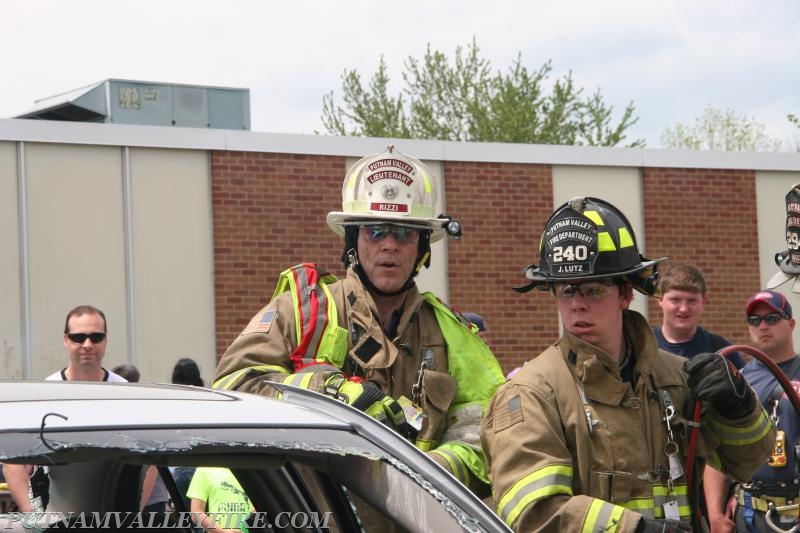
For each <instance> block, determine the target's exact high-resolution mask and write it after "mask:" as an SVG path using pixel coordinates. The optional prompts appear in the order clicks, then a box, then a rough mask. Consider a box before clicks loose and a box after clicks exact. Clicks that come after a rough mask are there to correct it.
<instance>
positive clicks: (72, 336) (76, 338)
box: [67, 331, 106, 344]
mask: <svg viewBox="0 0 800 533" xmlns="http://www.w3.org/2000/svg"><path fill="white" fill-rule="evenodd" d="M67 338H68V339H69V340H71V341H72V342H74V343H75V344H83V343H84V342H86V339H89V340H90V341H92V344H99V343H101V342H103V341H104V340H106V334H105V333H103V332H100V331H98V332H95V333H67Z"/></svg>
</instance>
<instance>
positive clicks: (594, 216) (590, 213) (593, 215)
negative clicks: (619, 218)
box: [583, 209, 606, 226]
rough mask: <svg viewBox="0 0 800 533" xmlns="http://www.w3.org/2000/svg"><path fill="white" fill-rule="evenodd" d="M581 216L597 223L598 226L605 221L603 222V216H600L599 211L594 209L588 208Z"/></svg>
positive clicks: (602, 224)
mask: <svg viewBox="0 0 800 533" xmlns="http://www.w3.org/2000/svg"><path fill="white" fill-rule="evenodd" d="M583 216H585V217H586V218H588V219H589V220H591V221H592V222H594V223H595V224H597V225H598V226H605V225H606V223H605V222H603V217H601V216H600V213H598V212H597V211H595V210H594V209H588V210H586V211H584V212H583Z"/></svg>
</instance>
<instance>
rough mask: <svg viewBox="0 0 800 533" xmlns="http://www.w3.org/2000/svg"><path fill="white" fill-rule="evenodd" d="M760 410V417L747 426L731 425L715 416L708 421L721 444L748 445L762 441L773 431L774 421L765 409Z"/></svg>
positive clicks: (709, 417)
mask: <svg viewBox="0 0 800 533" xmlns="http://www.w3.org/2000/svg"><path fill="white" fill-rule="evenodd" d="M759 411H760V412H759V414H758V418H757V419H756V420H755V422H753V423H752V424H750V425H749V426H747V427H736V426H730V425H728V424H726V423H724V422H722V421H721V420H719V419H717V418H716V417H713V416H708V420H707V421H706V423H707V424H708V427H709V428H710V429H711V430H712V431H713V432H714V433H715V434H716V435H717V437H718V438H719V442H720V443H721V444H726V445H728V446H748V445H750V444H753V443H756V442H758V441H760V440H761V439H762V438H764V436H765V435H766V434H767V433H769V432H770V431H772V422H770V421H769V419H768V418H767V415H766V413H765V412H764V410H763V409H760V410H759ZM704 418H705V417H704Z"/></svg>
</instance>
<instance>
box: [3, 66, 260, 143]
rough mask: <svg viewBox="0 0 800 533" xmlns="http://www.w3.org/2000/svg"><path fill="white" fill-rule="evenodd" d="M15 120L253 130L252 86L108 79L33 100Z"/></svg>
mask: <svg viewBox="0 0 800 533" xmlns="http://www.w3.org/2000/svg"><path fill="white" fill-rule="evenodd" d="M34 104H35V107H34V108H33V109H32V110H30V111H28V112H26V113H24V114H22V115H18V116H16V117H14V118H29V119H41V120H66V121H72V122H110V123H115V124H146V125H151V126H180V127H186V128H219V129H229V130H249V129H250V90H249V89H237V88H230V87H205V86H199V85H179V84H166V83H150V82H144V81H130V80H118V79H108V80H105V81H102V82H99V83H95V84H92V85H87V86H85V87H81V88H79V89H75V90H72V91H69V92H66V93H62V94H57V95H55V96H50V97H48V98H43V99H41V100H37V101H36V102H34Z"/></svg>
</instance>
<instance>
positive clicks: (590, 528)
mask: <svg viewBox="0 0 800 533" xmlns="http://www.w3.org/2000/svg"><path fill="white" fill-rule="evenodd" d="M624 510H625V509H624V508H623V507H620V506H619V505H614V504H611V503H608V502H604V501H603V500H598V499H594V500H593V501H592V504H591V505H590V506H589V510H588V511H587V512H586V516H585V517H584V519H583V525H582V526H581V533H594V532H596V531H616V530H617V528H616V526H617V524H619V521H620V520H622V513H623V512H624Z"/></svg>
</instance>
